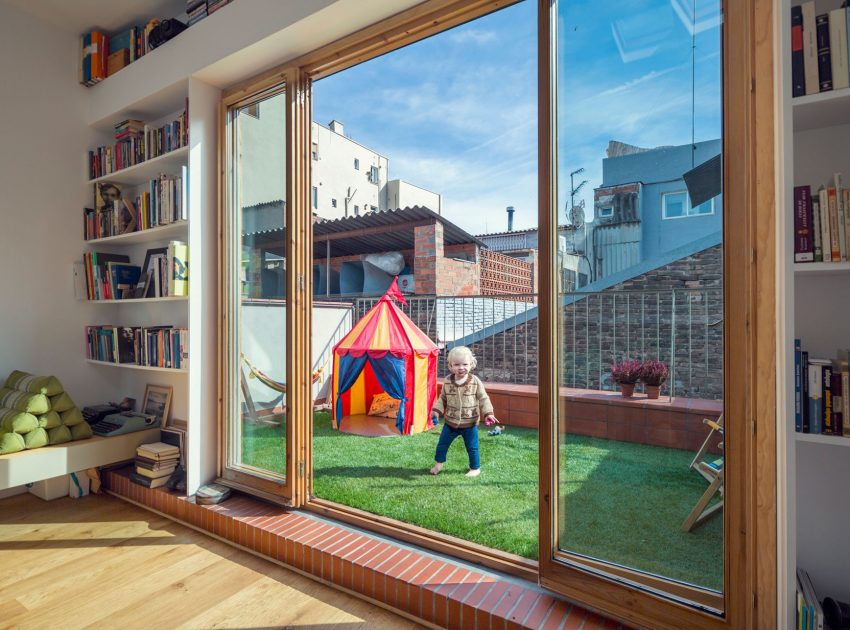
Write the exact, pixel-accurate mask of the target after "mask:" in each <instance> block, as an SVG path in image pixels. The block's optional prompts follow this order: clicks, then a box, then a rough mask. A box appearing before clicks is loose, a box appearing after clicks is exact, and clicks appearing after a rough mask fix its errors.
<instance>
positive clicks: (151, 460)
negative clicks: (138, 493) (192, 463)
mask: <svg viewBox="0 0 850 630" xmlns="http://www.w3.org/2000/svg"><path fill="white" fill-rule="evenodd" d="M179 462H180V449H179V448H178V447H176V446H173V445H171V444H165V443H164V442H154V443H153V444H142V445H141V446H140V447H138V448H137V449H136V470H135V471H134V472H132V473H130V480H131V481H132V482H133V483H137V484H139V485H140V486H146V487H148V488H158V487H159V486H164V485H165V484H166V483H167V482H168V478H169V477H170V476H171V473H173V472H174V469H175V468H177V464H178V463H179Z"/></svg>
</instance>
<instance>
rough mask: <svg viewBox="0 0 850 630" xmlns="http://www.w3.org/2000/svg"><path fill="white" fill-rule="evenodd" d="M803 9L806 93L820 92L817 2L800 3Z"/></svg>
mask: <svg viewBox="0 0 850 630" xmlns="http://www.w3.org/2000/svg"><path fill="white" fill-rule="evenodd" d="M800 6H801V7H802V10H803V66H804V69H805V72H804V74H805V77H806V94H817V93H818V92H820V82H819V81H818V34H817V25H816V22H815V20H816V19H817V15H816V13H815V2H814V0H809V1H808V2H804V3H803V4H802V5H800Z"/></svg>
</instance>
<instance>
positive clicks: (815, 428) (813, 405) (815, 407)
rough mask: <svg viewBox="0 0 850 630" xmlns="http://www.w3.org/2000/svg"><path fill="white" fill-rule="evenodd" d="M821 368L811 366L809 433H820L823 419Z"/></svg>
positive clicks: (814, 365) (815, 365)
mask: <svg viewBox="0 0 850 630" xmlns="http://www.w3.org/2000/svg"><path fill="white" fill-rule="evenodd" d="M822 379H823V373H822V370H821V366H820V365H817V364H809V432H810V433H820V425H821V418H822V417H823V416H822V414H823V404H822V399H821V395H822V391H823V389H822Z"/></svg>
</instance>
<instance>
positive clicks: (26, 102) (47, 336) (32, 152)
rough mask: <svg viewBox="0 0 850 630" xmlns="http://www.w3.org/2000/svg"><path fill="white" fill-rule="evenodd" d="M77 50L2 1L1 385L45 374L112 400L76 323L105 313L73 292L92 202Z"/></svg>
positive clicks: (88, 396) (78, 391) (108, 380)
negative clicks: (22, 375) (11, 378)
mask: <svg viewBox="0 0 850 630" xmlns="http://www.w3.org/2000/svg"><path fill="white" fill-rule="evenodd" d="M78 48H79V40H78V38H77V37H76V36H75V35H73V34H71V33H67V32H63V31H61V30H59V29H57V28H55V27H52V26H49V25H47V24H46V23H43V22H40V21H38V20H36V19H35V18H32V17H30V16H29V15H28V14H25V13H22V12H20V11H18V10H17V9H13V8H11V7H9V6H8V5H6V4H4V3H0V77H2V82H3V83H2V89H0V113H1V114H2V115H0V138H2V146H1V147H0V191H2V195H0V222H1V223H0V256H2V263H1V264H0V295H2V308H0V379H5V376H6V374H8V372H9V371H11V370H12V369H16V368H18V369H24V370H28V371H32V372H38V373H52V374H55V375H56V376H58V377H59V378H60V380H61V381H62V383H63V384H64V385H65V388H66V390H67V391H68V392H69V393H70V394H71V396H72V397H73V398H74V400H75V401H76V402H77V404H79V405H84V404H88V403H92V402H103V401H104V400H105V399H106V398H108V397H110V396H111V395H112V394H113V391H114V390H113V387H112V384H113V383H117V382H118V372H119V370H116V369H113V368H108V367H94V366H90V365H88V364H87V363H85V361H84V341H83V339H84V338H83V329H84V326H85V325H86V324H87V323H91V322H92V321H94V320H104V321H105V320H106V319H107V318H108V316H109V313H108V312H104V311H95V310H93V309H96V308H104V307H96V306H93V305H89V304H87V303H85V302H79V301H76V300H75V299H74V296H73V281H72V265H73V262H74V261H77V260H82V253H83V250H84V246H83V238H82V212H83V208H84V207H85V206H87V205H91V203H92V201H93V198H92V195H93V193H92V188H91V186H90V185H88V184H85V183H84V182H85V179H86V166H85V158H84V153H85V148H86V147H87V146H89V144H90V142H91V141H92V140H93V136H92V135H91V132H90V131H89V130H88V128H87V127H86V125H85V123H84V121H85V104H86V100H85V88H84V87H82V86H80V85H78V84H77V59H76V55H74V54H73V51H76V50H78ZM105 308H107V309H111V308H114V307H112V306H107V307H105Z"/></svg>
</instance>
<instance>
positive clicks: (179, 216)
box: [83, 166, 189, 241]
mask: <svg viewBox="0 0 850 630" xmlns="http://www.w3.org/2000/svg"><path fill="white" fill-rule="evenodd" d="M121 188H122V187H121V185H120V184H113V183H109V182H101V183H97V184H95V185H94V189H95V191H94V192H95V194H94V208H86V209H85V210H84V211H83V238H85V240H87V241H88V240H92V239H97V238H106V237H109V236H118V235H121V234H129V233H131V232H140V231H142V230H148V229H150V228H153V227H158V226H161V225H170V224H171V223H176V222H178V221H185V220H186V219H187V211H188V192H189V191H188V169H187V168H186V166H183V167H182V170H181V175H176V176H170V175H166V174H165V173H161V174H160V175H159V177H157V178H156V179H152V180H150V181H149V182H148V183H147V185H146V190H143V191H141V192H140V193H139V194H138V195H136V197H135V199H131V198H130V197H125V196H123V195H122V190H121Z"/></svg>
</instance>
